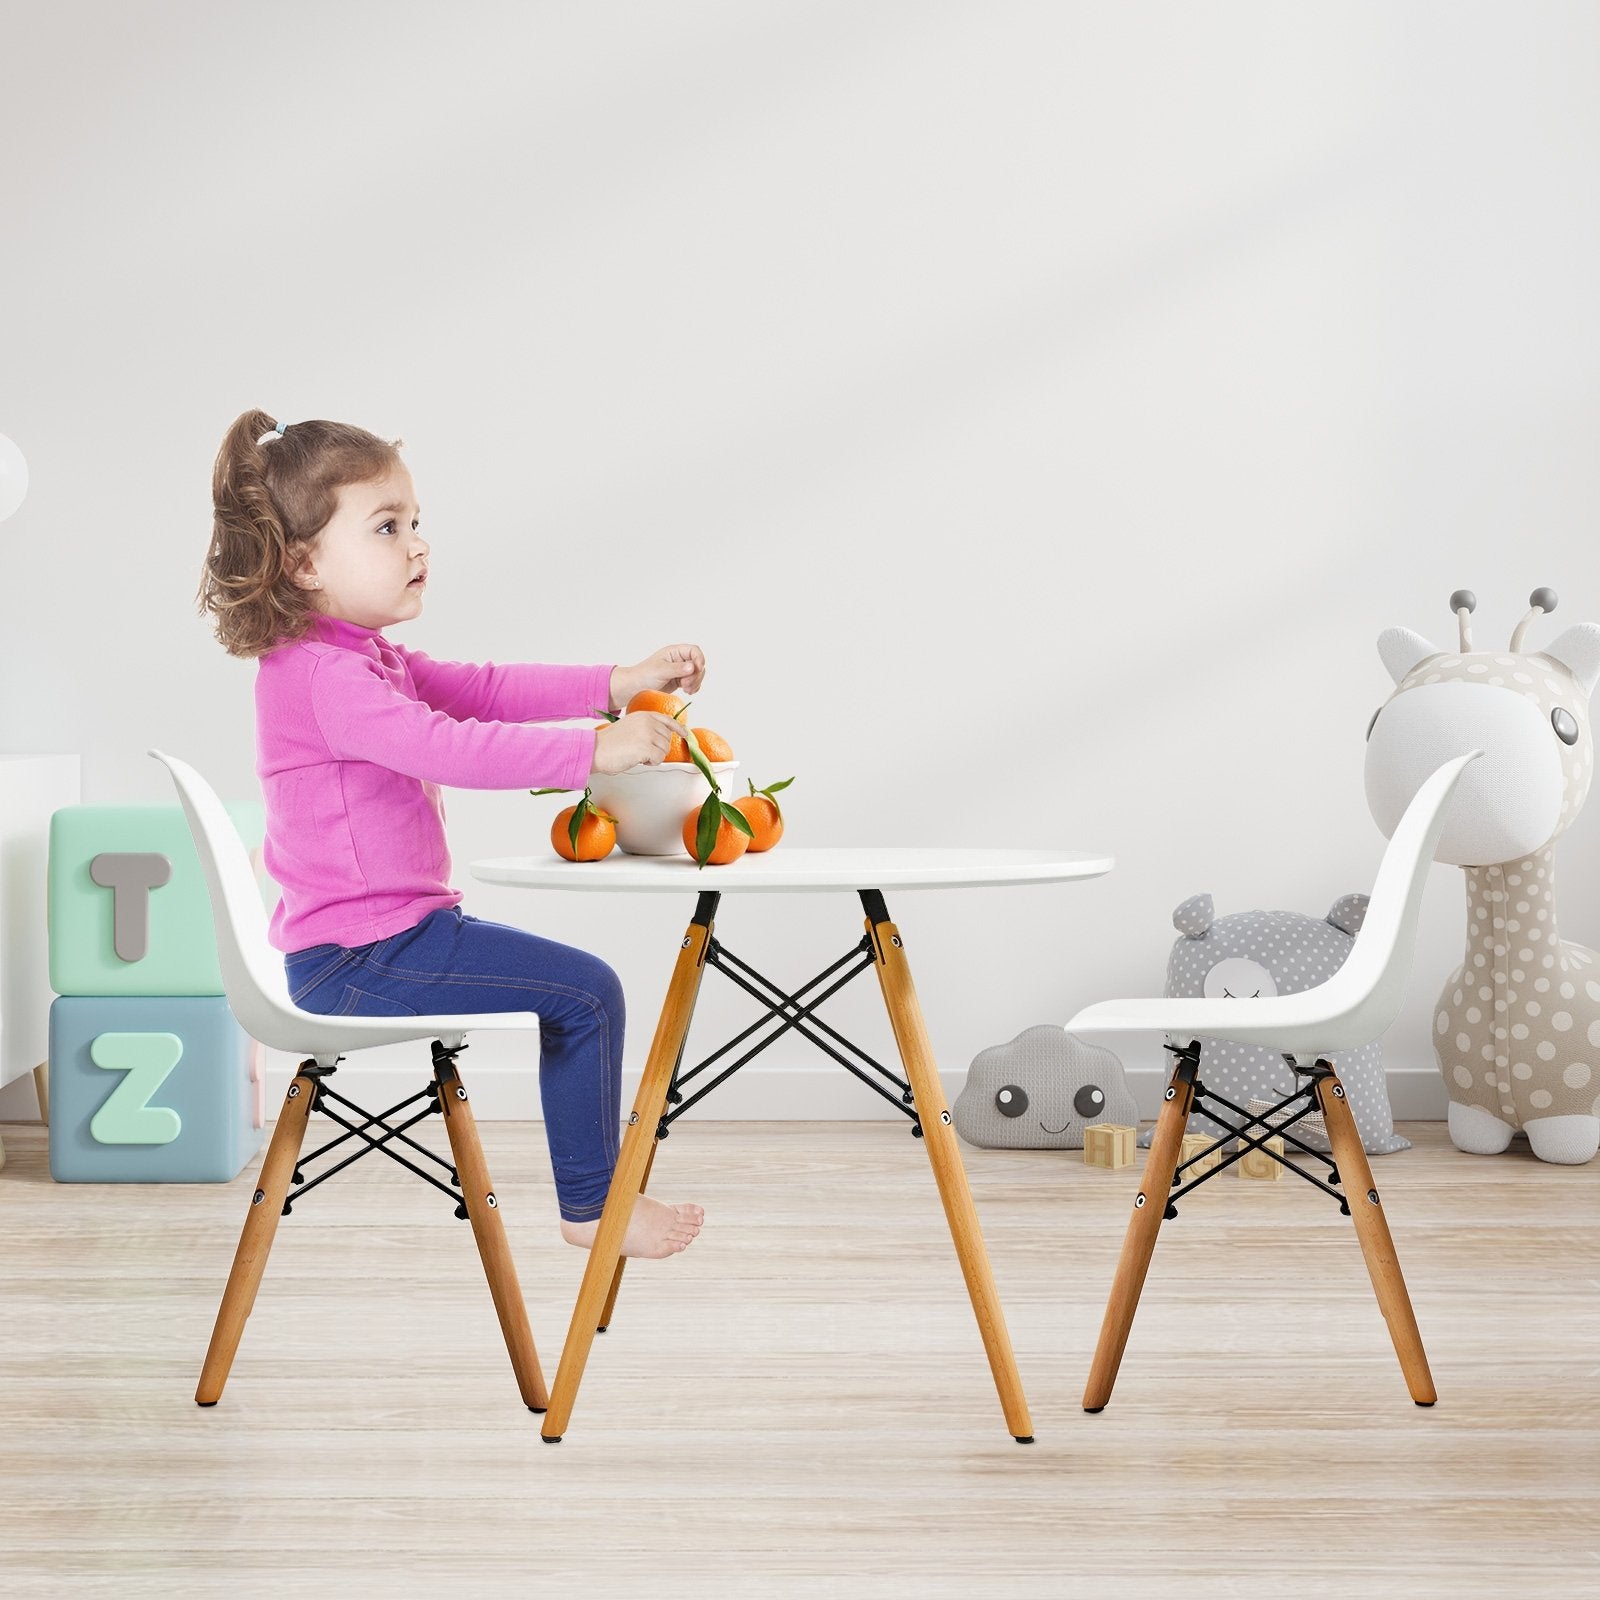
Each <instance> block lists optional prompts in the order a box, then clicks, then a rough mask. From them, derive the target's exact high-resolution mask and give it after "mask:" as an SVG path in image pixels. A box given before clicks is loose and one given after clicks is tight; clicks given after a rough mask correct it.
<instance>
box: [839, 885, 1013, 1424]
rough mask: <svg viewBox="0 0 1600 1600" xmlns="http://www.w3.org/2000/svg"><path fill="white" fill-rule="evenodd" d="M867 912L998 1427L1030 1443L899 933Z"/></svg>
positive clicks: (1008, 1339) (1000, 1316)
mask: <svg viewBox="0 0 1600 1600" xmlns="http://www.w3.org/2000/svg"><path fill="white" fill-rule="evenodd" d="M876 906H877V907H878V908H879V909H881V901H880V902H876ZM868 908H869V909H868V916H867V934H868V937H869V938H870V939H871V940H872V945H873V955H874V957H875V960H874V963H873V965H874V970H875V971H876V972H877V974H878V984H879V987H880V988H881V989H882V991H883V1002H884V1005H885V1007H886V1008H887V1009H888V1012H889V1021H890V1023H891V1024H892V1026H893V1028H894V1037H895V1043H896V1045H898V1047H899V1050H900V1060H901V1063H902V1064H903V1065H904V1067H905V1070H906V1077H907V1079H908V1080H909V1081H910V1084H911V1091H912V1094H913V1096H914V1099H915V1105H916V1111H917V1120H918V1122H919V1123H920V1125H921V1127H922V1138H923V1143H924V1144H926V1145H927V1147H928V1159H929V1161H931V1162H932V1163H933V1176H934V1181H935V1183H937V1185H938V1187H939V1199H940V1200H941V1201H942V1202H943V1204H944V1214H945V1220H946V1222H948V1224H949V1226H950V1234H951V1237H952V1238H953V1239H954V1241H955V1247H956V1255H957V1257H958V1258H959V1260H960V1262H961V1273H962V1276H963V1277H964V1278H965V1279H966V1282H967V1294H968V1296H969V1297H970V1298H971V1300H972V1310H973V1313H974V1314H975V1315H976V1317H977V1319H978V1331H979V1332H980V1333H981V1334H982V1336H983V1348H984V1352H985V1354H987V1356H988V1358H989V1370H990V1372H991V1373H993V1375H994V1383H995V1388H996V1389H997V1390H998V1391H999V1395H1000V1409H1001V1411H1002V1412H1003V1413H1004V1414H1005V1419H1006V1427H1007V1428H1008V1429H1010V1431H1011V1436H1012V1437H1013V1438H1014V1439H1016V1440H1017V1441H1018V1443H1020V1444H1031V1443H1032V1442H1033V1420H1032V1418H1031V1417H1030V1416H1029V1414H1028V1402H1027V1399H1026V1397H1025V1396H1024V1395H1023V1392H1022V1379H1021V1377H1020V1376H1019V1375H1018V1373H1017V1358H1016V1356H1015V1354H1014V1353H1013V1352H1012V1349H1011V1335H1010V1334H1009V1333H1008V1332H1007V1330H1006V1319H1005V1313H1004V1312H1003V1311H1002V1310H1001V1308H1000V1294H999V1291H998V1290H997V1289H996V1288H995V1282H994V1272H993V1270H992V1269H991V1268H990V1265H989V1254H988V1251H986V1250H985V1249H984V1245H983V1234H982V1232H981V1231H980V1230H979V1227H978V1211H977V1207H976V1206H974V1205H973V1203H972V1190H971V1188H970V1187H969V1186H968V1183H967V1174H966V1169H965V1168H964V1167H963V1166H962V1164H961V1150H960V1147H959V1146H958V1145H957V1143H956V1135H955V1129H954V1128H953V1127H952V1126H951V1122H950V1111H949V1108H948V1106H946V1104H945V1098H944V1089H943V1087H942V1085H941V1084H940V1082H939V1069H938V1064H937V1062H936V1061H935V1059H934V1054H933V1046H932V1044H931V1043H930V1042H929V1039H928V1030H927V1028H926V1026H925V1025H924V1023H923V1019H922V1008H921V1006H920V1005H919V1004H918V1003H917V991H916V989H915V988H914V987H913V985H912V982H911V968H910V966H909V965H908V964H907V962H906V956H905V947H904V944H903V943H902V941H901V938H900V933H899V930H898V929H897V928H896V927H895V925H894V924H893V923H892V922H890V921H888V920H887V915H886V913H885V914H884V915H883V916H881V917H879V919H878V920H877V921H874V917H875V916H876V915H877V910H876V909H874V902H868Z"/></svg>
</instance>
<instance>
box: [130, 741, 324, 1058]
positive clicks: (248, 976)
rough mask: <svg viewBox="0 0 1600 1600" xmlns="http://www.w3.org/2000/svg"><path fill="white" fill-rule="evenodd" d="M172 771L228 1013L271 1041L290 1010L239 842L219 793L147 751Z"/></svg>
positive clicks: (184, 765) (173, 760) (185, 767)
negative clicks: (205, 899) (207, 898)
mask: <svg viewBox="0 0 1600 1600" xmlns="http://www.w3.org/2000/svg"><path fill="white" fill-rule="evenodd" d="M150 754H151V755H152V756H154V757H155V758H156V760H157V761H159V762H161V763H162V764H163V765H165V767H166V769H167V770H168V771H169V772H170V773H171V774H172V781H173V783H175V784H176V785H177V788H178V799H179V800H180V801H181V802H182V803H183V810H184V814H185V815H186V816H187V817H188V819H189V830H190V832H191V833H193V835H194V847H195V850H196V852H197V853H198V854H199V857H200V867H201V870H202V871H203V872H204V873H205V878H206V888H207V889H208V890H209V891H210V893H211V916H212V920H213V921H214V922H215V924H216V930H217V959H218V962H219V964H220V965H221V968H222V988H223V992H224V993H225V994H226V995H227V997H228V1008H229V1010H231V1011H232V1012H233V1014H234V1016H235V1017H237V1018H238V1021H239V1026H240V1027H242V1028H243V1029H244V1030H245V1032H246V1033H248V1034H250V1035H251V1037H252V1038H256V1039H262V1040H267V1041H270V1040H272V1039H274V1038H275V1037H276V1036H277V1034H278V1033H279V1032H280V1031H281V1027H282V1016H283V1012H284V1011H285V1009H286V1008H287V1009H292V1003H291V1001H290V999H289V980H288V978H287V977H286V976H285V974H284V970H283V960H282V957H280V956H278V955H277V953H276V952H275V951H274V950H273V948H272V946H271V944H270V943H269V942H268V940H267V912H266V907H265V906H263V905H262V903H261V890H260V889H259V887H258V886H257V884H256V875H255V871H254V869H253V868H252V867H251V865H250V856H249V853H248V852H247V851H246V850H245V847H244V840H242V839H241V838H240V837H239V831H238V829H237V828H235V827H234V825H233V819H232V818H231V817H230V816H229V815H228V811H227V808H226V807H225V806H224V805H223V803H222V801H221V800H220V799H218V798H217V792H216V790H215V789H213V788H212V787H211V785H210V784H209V783H207V782H206V780H205V779H204V778H202V777H201V776H200V774H199V773H198V772H196V771H195V770H194V768H193V767H191V766H190V765H189V764H188V762H186V761H180V760H178V758H177V757H176V756H169V755H166V754H164V753H163V752H162V751H160V750H152V751H151V752H150Z"/></svg>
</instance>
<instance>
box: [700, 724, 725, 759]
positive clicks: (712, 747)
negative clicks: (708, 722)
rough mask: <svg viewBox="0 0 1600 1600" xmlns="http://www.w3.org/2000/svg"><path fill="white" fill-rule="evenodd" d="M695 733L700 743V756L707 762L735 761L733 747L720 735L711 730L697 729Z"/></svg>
mask: <svg viewBox="0 0 1600 1600" xmlns="http://www.w3.org/2000/svg"><path fill="white" fill-rule="evenodd" d="M693 732H694V736H695V738H696V739H698V740H699V741H700V754H701V755H703V756H704V757H705V758H706V760H707V761H732V760H733V746H732V745H731V744H729V743H728V741H727V740H726V739H724V738H723V737H722V735H721V734H720V733H713V732H712V731H711V729H710V728H696V729H694V730H693Z"/></svg>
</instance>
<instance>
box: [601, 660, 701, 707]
mask: <svg viewBox="0 0 1600 1600" xmlns="http://www.w3.org/2000/svg"><path fill="white" fill-rule="evenodd" d="M705 675H706V658H705V654H704V652H703V651H702V650H701V649H700V646H699V645H697V644H666V645H663V646H662V647H661V648H660V649H659V650H657V651H656V652H655V654H654V655H651V656H646V657H645V659H644V660H643V661H641V662H639V663H638V665H637V666H632V667H618V668H616V670H615V671H613V672H612V674H611V709H612V710H613V711H620V710H621V709H622V708H623V707H624V706H625V705H627V703H628V702H629V701H630V700H631V699H632V698H633V697H634V696H635V695H636V694H638V692H639V691H640V690H641V689H661V690H664V691H666V692H668V693H671V692H674V691H676V690H679V689H681V690H682V691H683V692H684V693H685V694H695V693H696V692H697V691H698V690H699V688H700V684H701V682H702V680H703V679H704V678H705Z"/></svg>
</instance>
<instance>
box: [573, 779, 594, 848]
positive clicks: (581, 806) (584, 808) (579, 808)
mask: <svg viewBox="0 0 1600 1600" xmlns="http://www.w3.org/2000/svg"><path fill="white" fill-rule="evenodd" d="M594 809H595V807H594V805H593V804H592V803H591V802H590V799H589V791H588V790H587V789H585V790H584V791H583V799H581V800H580V801H579V802H578V803H577V805H575V806H574V807H573V808H572V815H571V816H570V817H569V818H568V819H567V838H568V839H569V840H570V841H571V842H572V853H573V855H577V853H578V829H579V828H581V827H582V826H583V819H584V818H585V817H586V816H588V815H589V813H590V812H591V811H593V810H594Z"/></svg>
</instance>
